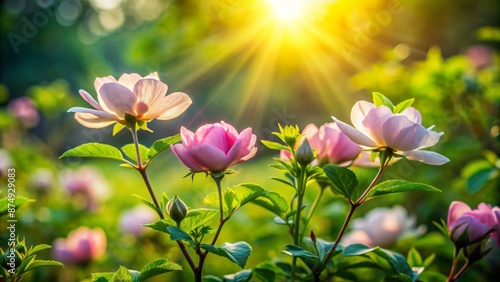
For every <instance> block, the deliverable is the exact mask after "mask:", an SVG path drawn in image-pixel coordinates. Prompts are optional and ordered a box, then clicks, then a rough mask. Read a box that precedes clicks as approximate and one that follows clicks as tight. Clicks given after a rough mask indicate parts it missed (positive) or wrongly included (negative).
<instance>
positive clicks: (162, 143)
mask: <svg viewBox="0 0 500 282" xmlns="http://www.w3.org/2000/svg"><path fill="white" fill-rule="evenodd" d="M179 142H181V135H180V134H177V135H174V136H170V137H166V138H163V139H160V140H156V141H155V142H154V143H153V145H151V148H150V149H149V153H148V159H152V158H154V157H156V156H157V155H158V154H160V153H161V152H163V151H166V150H168V149H170V145H172V144H175V143H179Z"/></svg>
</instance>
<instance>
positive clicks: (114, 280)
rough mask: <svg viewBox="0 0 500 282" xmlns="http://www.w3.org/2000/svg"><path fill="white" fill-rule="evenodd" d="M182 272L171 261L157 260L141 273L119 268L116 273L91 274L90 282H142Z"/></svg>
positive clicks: (178, 266)
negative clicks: (168, 273) (164, 274)
mask: <svg viewBox="0 0 500 282" xmlns="http://www.w3.org/2000/svg"><path fill="white" fill-rule="evenodd" d="M176 270H182V267H181V266H180V265H178V264H176V263H175V262H173V261H169V260H167V259H159V260H155V261H153V262H150V263H148V264H147V265H145V266H144V267H143V268H142V269H141V271H137V270H130V269H127V268H125V267H123V266H120V267H119V268H118V270H117V271H116V272H114V273H113V272H102V273H92V282H143V281H146V280H148V279H149V278H152V277H155V276H158V275H160V274H163V273H167V272H171V271H176Z"/></svg>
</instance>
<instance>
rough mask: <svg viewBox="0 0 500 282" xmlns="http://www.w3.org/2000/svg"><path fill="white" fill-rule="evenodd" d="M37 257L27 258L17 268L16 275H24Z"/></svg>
mask: <svg viewBox="0 0 500 282" xmlns="http://www.w3.org/2000/svg"><path fill="white" fill-rule="evenodd" d="M35 257H36V255H31V256H27V257H25V258H24V259H23V262H22V263H21V265H20V266H19V267H18V268H17V270H16V274H23V273H24V272H26V268H28V266H29V265H30V264H31V263H32V262H33V261H34V260H35Z"/></svg>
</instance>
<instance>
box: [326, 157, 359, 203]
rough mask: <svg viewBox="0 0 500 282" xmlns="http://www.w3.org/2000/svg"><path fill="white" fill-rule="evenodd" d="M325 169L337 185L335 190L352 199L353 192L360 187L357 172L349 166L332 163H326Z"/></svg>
mask: <svg viewBox="0 0 500 282" xmlns="http://www.w3.org/2000/svg"><path fill="white" fill-rule="evenodd" d="M323 170H324V171H325V174H326V176H327V177H328V179H330V181H331V182H332V184H333V186H335V190H336V191H337V192H339V193H340V194H342V195H343V196H344V197H346V198H347V199H351V195H352V193H353V192H354V190H355V189H356V188H357V187H358V179H357V178H356V174H354V172H352V171H351V170H349V169H348V168H345V167H342V166H339V165H332V164H328V165H325V166H324V167H323Z"/></svg>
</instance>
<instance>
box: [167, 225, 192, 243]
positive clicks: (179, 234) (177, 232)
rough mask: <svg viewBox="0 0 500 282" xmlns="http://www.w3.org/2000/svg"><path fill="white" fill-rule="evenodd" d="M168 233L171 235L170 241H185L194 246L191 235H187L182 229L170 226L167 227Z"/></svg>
mask: <svg viewBox="0 0 500 282" xmlns="http://www.w3.org/2000/svg"><path fill="white" fill-rule="evenodd" d="M167 231H168V233H169V234H170V240H172V241H177V240H184V241H187V242H189V243H191V244H194V241H193V239H192V238H191V236H189V234H187V233H186V232H185V231H184V230H182V229H180V228H177V227H175V226H169V227H167Z"/></svg>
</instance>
